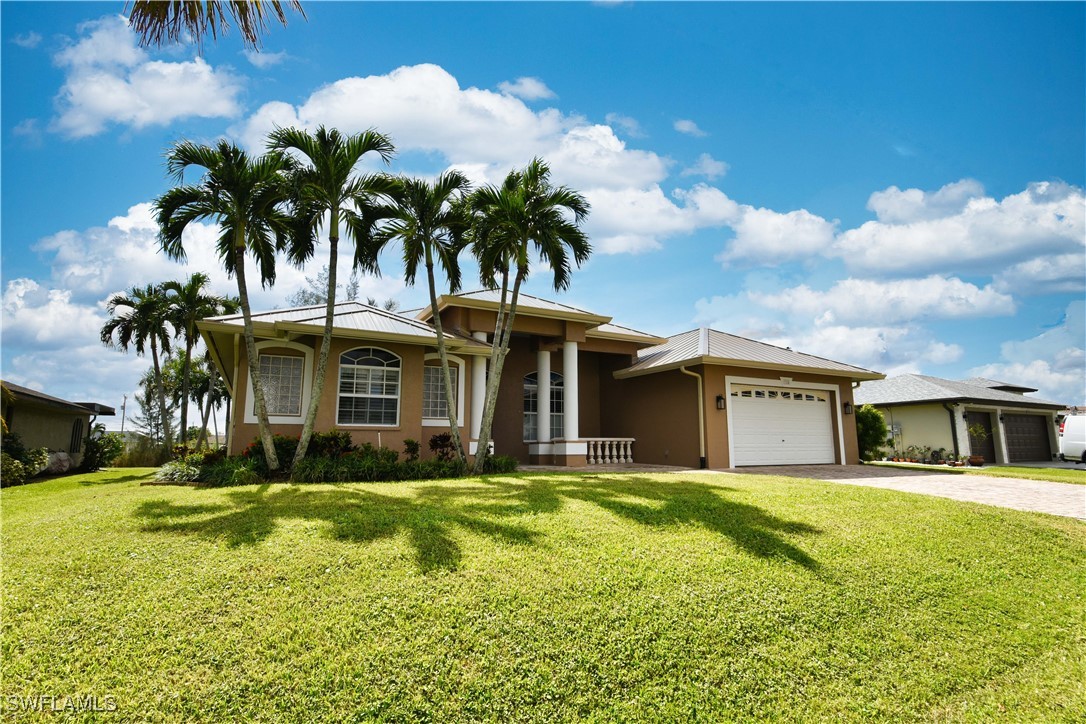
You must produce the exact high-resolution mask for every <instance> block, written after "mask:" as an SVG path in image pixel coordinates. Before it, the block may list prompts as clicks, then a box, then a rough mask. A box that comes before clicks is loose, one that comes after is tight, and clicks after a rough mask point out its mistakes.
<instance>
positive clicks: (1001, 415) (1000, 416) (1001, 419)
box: [999, 412, 1003, 422]
mask: <svg viewBox="0 0 1086 724" xmlns="http://www.w3.org/2000/svg"><path fill="white" fill-rule="evenodd" d="M999 421H1000V422H1003V413H1002V412H1001V413H999Z"/></svg>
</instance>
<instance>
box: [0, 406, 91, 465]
mask: <svg viewBox="0 0 1086 724" xmlns="http://www.w3.org/2000/svg"><path fill="white" fill-rule="evenodd" d="M13 408H14V414H13V415H12V416H11V417H12V420H11V425H10V429H11V431H12V432H14V433H18V435H19V437H20V438H22V441H23V444H24V445H26V447H28V448H38V447H44V448H49V450H50V451H52V452H66V453H71V452H72V451H71V443H72V424H73V423H74V422H75V421H76V420H80V419H81V420H83V425H82V433H81V437H82V438H86V436H87V428H88V426H89V424H90V415H89V414H87V415H80V414H79V413H75V412H64V411H60V410H48V409H44V408H36V407H27V406H26V405H25V404H19V403H15V405H13ZM82 447H83V442H82V441H81V442H80V452H78V453H72V458H73V460H74V461H75V462H76V464H78V463H79V462H80V461H81V460H82V459H83V454H82Z"/></svg>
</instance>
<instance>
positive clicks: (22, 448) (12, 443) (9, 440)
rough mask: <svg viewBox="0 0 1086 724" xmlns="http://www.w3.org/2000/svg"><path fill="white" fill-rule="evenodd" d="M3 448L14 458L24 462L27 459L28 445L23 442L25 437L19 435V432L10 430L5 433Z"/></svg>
mask: <svg viewBox="0 0 1086 724" xmlns="http://www.w3.org/2000/svg"><path fill="white" fill-rule="evenodd" d="M3 448H4V452H6V453H7V454H8V455H9V456H11V458H12V459H13V460H18V461H19V462H23V461H24V460H25V459H26V453H27V450H26V445H24V444H23V438H21V437H19V433H17V432H9V433H8V434H6V435H4V439H3Z"/></svg>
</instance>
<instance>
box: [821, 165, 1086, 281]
mask: <svg viewBox="0 0 1086 724" xmlns="http://www.w3.org/2000/svg"><path fill="white" fill-rule="evenodd" d="M978 188H979V187H978V186H976V185H975V182H970V181H963V182H959V183H957V184H951V185H949V186H946V187H943V189H940V190H939V191H938V192H935V193H934V194H930V195H924V194H923V192H917V191H916V190H915V189H910V190H908V191H904V192H902V191H899V190H897V189H896V188H891V189H887V190H886V191H883V192H878V193H876V194H873V195H872V197H871V198H872V201H871V202H870V204H869V205H870V206H871V208H872V209H874V210H875V211H876V212H877V213H878V214H879V215H880V220H879V221H869V222H867V223H865V224H863V225H862V226H860V227H859V228H856V229H849V230H848V231H845V232H844V233H842V234H841V235H840V236H839V237H838V238H837V241H836V243H835V245H834V252H833V253H834V254H835V255H837V256H840V257H841V258H842V259H843V260H844V262H845V264H846V265H848V266H849V267H850V268H853V269H858V270H864V271H879V272H884V273H885V272H889V273H913V274H916V273H926V272H929V271H938V270H941V269H946V268H948V267H952V268H958V269H961V268H963V265H969V268H971V269H972V270H974V271H975V272H977V273H984V272H991V271H995V270H1000V269H1004V268H1005V267H1006V266H1007V265H1008V264H1009V263H1017V262H1020V261H1024V260H1026V259H1029V258H1031V257H1036V256H1043V255H1054V254H1065V253H1081V250H1082V249H1083V247H1084V245H1086V197H1084V195H1083V192H1082V189H1080V188H1077V187H1073V186H1069V185H1067V184H1065V183H1062V182H1042V183H1033V184H1030V185H1029V186H1028V187H1027V188H1026V190H1024V191H1022V192H1021V193H1017V194H1013V195H1011V196H1007V197H1006V198H1004V199H1003V200H1002V201H996V200H995V199H993V198H990V197H986V196H976V193H977V191H978ZM959 207H960V208H959ZM883 218H885V219H894V220H896V221H884V220H882V219H883Z"/></svg>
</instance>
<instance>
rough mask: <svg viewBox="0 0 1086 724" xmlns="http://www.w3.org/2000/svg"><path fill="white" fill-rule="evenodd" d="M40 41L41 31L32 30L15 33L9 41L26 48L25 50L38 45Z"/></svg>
mask: <svg viewBox="0 0 1086 724" xmlns="http://www.w3.org/2000/svg"><path fill="white" fill-rule="evenodd" d="M41 41H42V37H41V33H35V32H34V31H33V30H32V31H30V32H29V33H23V34H21V35H16V36H15V37H14V38H12V39H11V42H13V43H15V44H16V45H18V46H19V47H20V48H26V49H27V50H29V49H31V48H36V47H38V45H40V44H41Z"/></svg>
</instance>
